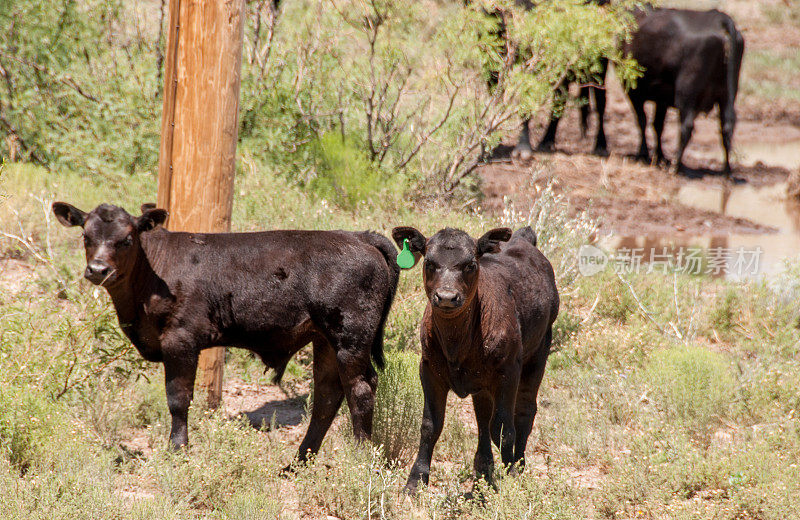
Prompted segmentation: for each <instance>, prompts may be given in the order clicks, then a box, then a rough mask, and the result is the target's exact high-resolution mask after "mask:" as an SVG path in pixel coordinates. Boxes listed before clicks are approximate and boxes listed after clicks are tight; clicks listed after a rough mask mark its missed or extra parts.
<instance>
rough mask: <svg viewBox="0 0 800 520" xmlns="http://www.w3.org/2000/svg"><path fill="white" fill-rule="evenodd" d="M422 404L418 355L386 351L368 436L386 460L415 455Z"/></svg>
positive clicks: (402, 459) (395, 460)
mask: <svg viewBox="0 0 800 520" xmlns="http://www.w3.org/2000/svg"><path fill="white" fill-rule="evenodd" d="M422 407H423V396H422V387H421V386H420V384H419V356H418V355H417V354H415V353H413V352H403V351H392V352H388V353H387V354H386V368H385V369H384V370H383V371H382V372H381V373H380V374H379V379H378V392H377V395H376V398H375V416H374V419H373V436H372V440H373V441H374V442H375V444H376V445H378V446H379V447H380V449H381V453H382V455H383V457H384V458H385V459H386V460H388V461H392V462H400V463H403V464H405V463H408V462H409V461H410V460H411V459H412V457H413V456H415V455H416V451H415V450H416V448H417V443H418V441H419V427H420V423H421V422H422Z"/></svg>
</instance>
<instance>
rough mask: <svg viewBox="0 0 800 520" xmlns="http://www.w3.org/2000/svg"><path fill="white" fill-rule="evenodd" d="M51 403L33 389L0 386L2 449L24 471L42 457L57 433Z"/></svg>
mask: <svg viewBox="0 0 800 520" xmlns="http://www.w3.org/2000/svg"><path fill="white" fill-rule="evenodd" d="M52 419H53V418H52V416H51V414H50V410H49V407H48V405H47V403H46V402H45V401H44V400H43V398H42V396H41V395H40V394H38V393H37V392H35V391H33V389H30V388H27V389H24V390H20V389H18V388H13V387H12V388H7V389H3V388H0V453H1V454H2V455H3V456H4V457H5V458H6V459H7V460H8V462H9V463H11V465H12V466H13V467H14V468H16V470H17V471H19V472H20V473H22V474H24V473H25V472H27V471H28V469H29V468H30V467H31V466H32V465H33V464H35V463H37V462H39V461H40V460H41V457H42V454H43V450H44V445H45V444H46V443H47V440H48V439H49V438H50V437H52V436H53V433H54V432H53V424H52Z"/></svg>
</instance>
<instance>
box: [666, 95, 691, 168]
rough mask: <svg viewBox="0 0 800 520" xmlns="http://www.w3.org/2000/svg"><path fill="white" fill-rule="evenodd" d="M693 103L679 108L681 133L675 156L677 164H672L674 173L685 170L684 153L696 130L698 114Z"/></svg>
mask: <svg viewBox="0 0 800 520" xmlns="http://www.w3.org/2000/svg"><path fill="white" fill-rule="evenodd" d="M691 106H692V105H691V104H687V106H684V107H682V108H680V109H679V111H680V117H681V135H680V140H679V141H678V154H677V155H676V156H675V164H673V165H672V171H673V173H678V172H680V171H682V170H683V153H684V151H686V146H687V145H688V144H689V140H690V139H691V138H692V132H693V131H694V118H695V116H696V114H695V110H694V108H689V107H691Z"/></svg>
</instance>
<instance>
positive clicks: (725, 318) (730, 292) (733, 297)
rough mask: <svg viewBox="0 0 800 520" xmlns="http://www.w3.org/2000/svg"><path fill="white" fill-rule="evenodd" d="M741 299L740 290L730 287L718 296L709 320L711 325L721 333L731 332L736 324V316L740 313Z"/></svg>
mask: <svg viewBox="0 0 800 520" xmlns="http://www.w3.org/2000/svg"><path fill="white" fill-rule="evenodd" d="M740 308H741V301H740V299H739V295H738V291H736V290H735V289H733V288H728V289H727V290H726V291H725V292H724V293H723V294H722V295H721V296H719V295H718V296H717V298H716V301H715V303H714V308H713V309H712V310H711V315H710V316H709V321H710V323H711V327H712V328H713V329H714V330H716V331H717V332H720V333H725V334H727V333H730V332H731V330H733V326H734V325H735V324H736V321H735V317H736V316H738V315H739V310H740Z"/></svg>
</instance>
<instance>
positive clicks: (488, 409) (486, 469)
mask: <svg viewBox="0 0 800 520" xmlns="http://www.w3.org/2000/svg"><path fill="white" fill-rule="evenodd" d="M472 406H473V408H475V420H476V422H477V423H478V450H477V451H476V452H475V462H474V468H475V475H476V476H477V477H478V478H483V479H484V480H486V482H488V483H489V484H494V479H493V473H494V456H493V455H492V440H493V439H492V433H491V422H492V414H493V413H494V403H493V402H492V398H491V396H490V395H489V394H487V393H486V392H481V393H479V394H475V395H473V396H472ZM495 444H499V439H497V440H496V441H495Z"/></svg>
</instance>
